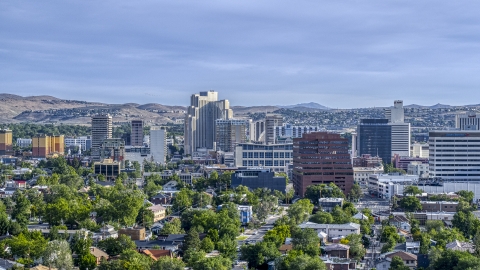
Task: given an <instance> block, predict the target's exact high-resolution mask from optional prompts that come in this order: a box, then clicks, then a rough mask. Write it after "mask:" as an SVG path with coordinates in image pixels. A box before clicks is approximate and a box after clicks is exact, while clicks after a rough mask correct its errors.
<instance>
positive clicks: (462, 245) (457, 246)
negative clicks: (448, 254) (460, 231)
mask: <svg viewBox="0 0 480 270" xmlns="http://www.w3.org/2000/svg"><path fill="white" fill-rule="evenodd" d="M445 248H446V249H450V250H458V251H466V252H470V253H474V252H475V245H474V244H472V243H468V242H460V241H458V240H455V241H453V242H451V243H448V244H446V245H445Z"/></svg>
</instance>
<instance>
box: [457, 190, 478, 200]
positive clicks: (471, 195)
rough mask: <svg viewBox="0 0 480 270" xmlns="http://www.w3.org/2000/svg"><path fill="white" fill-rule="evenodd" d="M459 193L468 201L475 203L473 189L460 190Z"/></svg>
mask: <svg viewBox="0 0 480 270" xmlns="http://www.w3.org/2000/svg"><path fill="white" fill-rule="evenodd" d="M457 194H458V195H459V196H460V197H462V198H463V199H464V200H465V201H466V202H468V203H473V198H474V197H475V194H474V193H473V191H468V190H460V191H458V192H457Z"/></svg>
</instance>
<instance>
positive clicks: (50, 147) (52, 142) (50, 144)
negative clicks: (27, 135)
mask: <svg viewBox="0 0 480 270" xmlns="http://www.w3.org/2000/svg"><path fill="white" fill-rule="evenodd" d="M64 153H65V138H64V136H63V135H53V136H48V135H45V134H39V135H36V136H34V137H33V138H32V157H35V158H46V157H49V156H51V155H52V154H58V155H63V154H64Z"/></svg>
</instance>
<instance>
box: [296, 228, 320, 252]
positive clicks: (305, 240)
mask: <svg viewBox="0 0 480 270" xmlns="http://www.w3.org/2000/svg"><path fill="white" fill-rule="evenodd" d="M319 244H320V238H318V235H317V233H316V232H315V230H313V229H310V228H307V229H299V228H294V229H293V230H292V245H293V249H295V250H301V251H302V252H303V253H305V254H307V255H310V256H317V255H318V254H319V251H320V249H319Z"/></svg>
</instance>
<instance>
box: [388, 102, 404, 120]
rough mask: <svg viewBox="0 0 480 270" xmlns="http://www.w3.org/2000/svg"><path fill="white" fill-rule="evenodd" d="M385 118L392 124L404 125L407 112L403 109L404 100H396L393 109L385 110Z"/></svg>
mask: <svg viewBox="0 0 480 270" xmlns="http://www.w3.org/2000/svg"><path fill="white" fill-rule="evenodd" d="M385 118H387V119H388V122H390V123H404V122H405V111H404V109H403V100H395V101H394V102H393V107H391V108H387V109H385Z"/></svg>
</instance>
